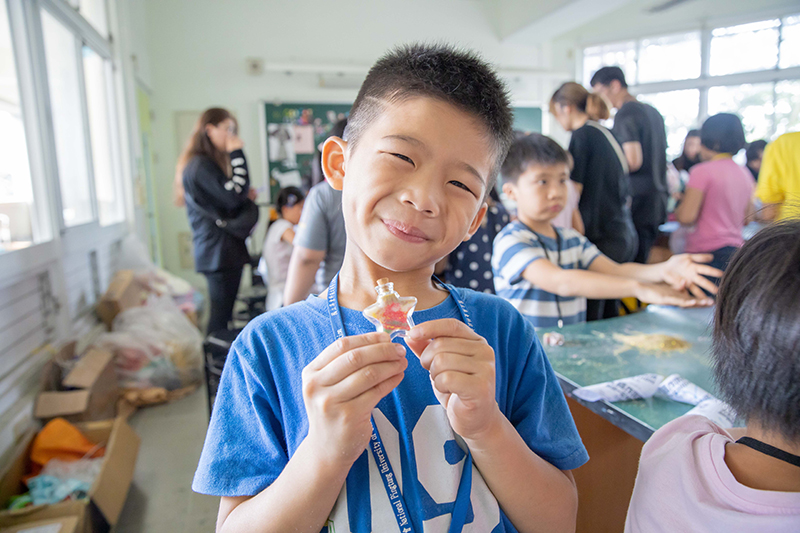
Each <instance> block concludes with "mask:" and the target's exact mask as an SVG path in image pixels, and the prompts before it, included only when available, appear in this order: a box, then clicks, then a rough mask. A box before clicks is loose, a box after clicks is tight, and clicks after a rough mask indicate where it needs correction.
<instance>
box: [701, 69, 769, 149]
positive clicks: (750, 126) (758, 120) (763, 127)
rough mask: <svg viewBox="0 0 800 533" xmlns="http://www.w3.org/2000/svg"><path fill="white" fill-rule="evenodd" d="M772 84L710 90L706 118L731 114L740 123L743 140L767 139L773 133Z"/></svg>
mask: <svg viewBox="0 0 800 533" xmlns="http://www.w3.org/2000/svg"><path fill="white" fill-rule="evenodd" d="M773 98H774V95H773V84H772V83H756V84H745V85H732V86H729V87H711V88H710V89H709V90H708V114H709V116H711V115H716V114H717V113H734V114H736V115H738V116H739V118H741V119H742V126H744V136H745V139H747V140H748V142H750V141H755V140H757V139H769V138H770V137H771V136H772V133H773V116H774V112H775V108H774V103H773Z"/></svg>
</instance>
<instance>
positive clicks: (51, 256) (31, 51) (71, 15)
mask: <svg viewBox="0 0 800 533" xmlns="http://www.w3.org/2000/svg"><path fill="white" fill-rule="evenodd" d="M0 1H2V2H4V3H5V5H6V8H7V11H8V20H9V31H10V35H11V41H12V49H13V54H14V60H15V62H16V68H17V83H18V85H19V92H20V107H21V109H22V115H23V123H24V126H25V136H26V144H27V147H28V157H29V165H30V170H31V182H32V183H31V185H32V189H33V216H32V220H31V224H32V226H33V232H34V243H33V244H31V245H30V246H28V247H26V248H22V249H20V250H14V251H9V252H4V253H2V254H0V272H3V273H4V275H6V276H8V277H14V276H18V275H23V274H24V273H25V272H28V271H30V270H31V269H34V268H38V267H40V266H42V265H45V264H48V263H50V262H53V261H54V260H57V258H59V257H60V256H61V254H62V253H63V252H64V250H65V249H68V248H72V247H75V246H78V245H79V243H80V242H81V241H82V240H84V239H87V238H88V239H89V240H90V241H95V240H103V241H105V240H107V239H108V238H119V236H121V235H123V234H125V233H126V232H127V231H128V228H129V225H130V221H129V217H130V213H129V209H128V201H129V198H128V196H129V191H128V188H127V187H126V186H125V183H124V179H125V177H126V175H125V170H124V168H125V165H126V164H127V162H126V161H125V160H123V158H125V153H124V147H123V146H121V144H122V143H123V142H125V141H126V139H127V134H126V132H125V131H123V130H124V128H126V127H127V117H125V116H122V115H121V113H122V111H123V109H122V108H121V107H120V105H121V104H120V102H118V101H117V98H118V97H119V91H120V90H121V89H122V87H119V86H118V85H119V84H120V82H121V81H120V79H119V77H118V76H117V74H118V67H119V65H118V61H119V59H118V58H117V57H116V56H115V54H114V48H113V46H112V39H113V26H112V19H111V17H112V14H111V12H110V9H109V3H108V1H107V0H106V16H107V18H108V19H109V37H108V38H104V37H102V35H101V34H100V33H99V32H98V31H97V30H95V29H94V27H93V26H92V25H91V24H90V23H89V22H88V21H87V20H86V19H84V18H83V17H82V16H81V15H80V13H79V12H78V11H77V10H76V9H75V8H73V7H71V6H70V5H69V3H68V1H67V0H0ZM42 9H46V10H47V12H48V14H49V15H52V16H53V17H54V18H55V19H56V20H57V21H58V22H59V23H61V24H62V25H63V26H64V27H65V28H66V29H67V30H68V31H70V33H72V34H73V36H74V37H75V39H76V44H77V45H78V46H77V47H76V49H77V50H76V53H77V58H76V60H77V64H78V76H79V80H80V98H81V113H82V115H83V120H84V126H85V127H84V137H85V138H84V146H85V148H86V157H87V160H86V161H87V172H88V177H89V184H90V189H91V205H92V215H93V216H92V220H91V221H89V222H85V223H83V224H78V225H75V226H70V227H67V226H66V225H65V224H64V219H63V209H62V201H61V186H60V182H59V179H58V162H57V158H56V150H55V136H54V132H53V129H52V110H51V105H50V92H49V85H48V78H47V66H46V62H45V51H44V35H43V29H42V21H41V10H42ZM84 45H85V46H88V47H90V48H91V49H92V50H93V51H94V52H95V53H97V54H98V55H99V56H100V57H101V58H102V59H103V60H104V61H108V64H109V65H110V69H108V71H109V72H110V79H108V80H107V83H108V84H109V86H110V87H111V88H112V92H113V94H111V95H109V99H111V102H109V108H110V111H113V113H112V114H113V116H112V118H111V119H110V121H109V122H110V125H109V127H110V128H116V130H117V131H115V132H114V133H113V135H112V137H114V143H115V144H114V146H113V149H112V152H113V153H112V157H113V158H114V161H113V165H114V167H115V173H116V176H115V177H114V179H115V180H116V182H115V195H116V196H117V202H118V208H119V209H120V212H121V216H120V219H119V221H117V222H112V223H110V224H108V225H106V226H102V225H101V224H100V220H99V212H98V201H97V195H96V188H95V176H94V165H93V159H92V154H91V132H90V130H89V120H88V106H87V102H86V80H85V76H84V72H83V56H82V47H83V46H84Z"/></svg>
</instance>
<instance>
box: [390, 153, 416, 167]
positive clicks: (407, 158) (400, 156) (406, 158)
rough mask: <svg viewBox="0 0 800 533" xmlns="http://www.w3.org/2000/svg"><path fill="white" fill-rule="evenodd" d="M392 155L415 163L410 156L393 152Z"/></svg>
mask: <svg viewBox="0 0 800 533" xmlns="http://www.w3.org/2000/svg"><path fill="white" fill-rule="evenodd" d="M392 155H393V156H395V157H396V158H398V159H402V160H403V161H407V162H408V163H411V164H412V165H413V164H414V162H413V161H412V160H411V158H410V157H408V156H405V155H403V154H392Z"/></svg>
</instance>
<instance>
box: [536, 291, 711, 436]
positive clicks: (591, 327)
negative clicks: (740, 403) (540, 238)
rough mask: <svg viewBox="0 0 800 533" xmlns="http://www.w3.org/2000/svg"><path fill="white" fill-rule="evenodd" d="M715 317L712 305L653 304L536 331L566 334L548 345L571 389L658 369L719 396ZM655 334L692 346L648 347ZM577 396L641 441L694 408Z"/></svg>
mask: <svg viewBox="0 0 800 533" xmlns="http://www.w3.org/2000/svg"><path fill="white" fill-rule="evenodd" d="M712 318H713V309H712V308H702V309H700V308H698V309H679V308H674V307H662V306H652V305H651V306H648V307H647V309H646V310H645V311H642V312H639V313H634V314H632V315H627V316H623V317H619V318H612V319H608V320H600V321H596V322H587V323H584V324H575V325H572V326H565V327H563V328H562V329H560V330H558V329H557V328H551V329H542V330H539V331H537V334H538V335H539V338H540V339H541V338H542V336H543V335H544V333H546V332H548V331H559V332H560V333H561V334H563V335H564V338H565V343H564V345H563V346H545V347H544V349H545V352H546V353H547V356H548V358H549V359H550V363H551V364H552V366H553V370H555V372H556V373H557V374H558V377H559V379H561V384H562V387H563V388H564V390H565V392H566V393H568V394H569V393H570V392H571V391H572V389H574V388H575V387H582V386H586V385H593V384H595V383H602V382H605V381H613V380H615V379H620V378H626V377H630V376H635V375H638V374H647V373H656V374H661V375H663V376H664V377H667V376H668V375H670V374H680V375H681V376H682V377H684V378H686V379H688V380H689V381H691V382H692V383H694V384H696V385H697V386H699V387H701V388H703V389H705V390H706V391H708V392H710V393H711V394H713V395H716V387H715V385H714V382H713V379H712V375H711V367H710V364H711V363H710V349H711V326H710V324H711V320H712ZM643 335H645V336H646V337H643ZM652 335H668V336H670V337H674V338H676V339H680V340H682V341H686V342H687V343H688V344H689V345H688V347H684V349H649V348H650V347H649V346H647V344H650V343H652V341H654V340H657V339H655V338H654V337H652ZM655 344H656V345H658V344H659V343H658V342H656V343H655ZM578 401H579V402H580V403H582V404H583V405H585V406H586V407H589V408H590V409H592V410H593V411H595V412H597V413H598V414H600V415H601V416H604V417H605V418H607V419H609V420H610V421H612V422H613V423H614V424H616V425H618V426H619V427H621V428H622V429H624V430H626V431H628V432H629V433H631V434H632V435H633V436H635V437H637V438H640V439H641V440H647V438H648V437H649V436H650V435H651V434H652V432H653V431H655V430H656V429H658V428H660V427H661V426H663V425H664V424H666V423H667V422H670V421H671V420H673V419H675V418H677V417H679V416H681V415H683V414H685V413H686V412H688V411H689V410H690V409H691V408H692V407H693V406H691V405H688V404H684V403H679V402H674V401H671V400H663V399H660V398H649V399H646V400H633V401H625V402H613V403H607V402H602V401H601V402H592V403H588V402H583V401H582V400H578Z"/></svg>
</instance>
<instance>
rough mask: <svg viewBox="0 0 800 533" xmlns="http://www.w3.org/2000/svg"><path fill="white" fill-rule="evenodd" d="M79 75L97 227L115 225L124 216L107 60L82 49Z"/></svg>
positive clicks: (110, 78)
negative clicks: (83, 88)
mask: <svg viewBox="0 0 800 533" xmlns="http://www.w3.org/2000/svg"><path fill="white" fill-rule="evenodd" d="M83 74H84V79H85V81H86V102H87V107H88V111H89V133H90V135H91V147H92V164H93V170H94V185H95V192H96V194H97V211H98V215H99V219H100V224H101V225H108V224H111V223H114V222H119V221H120V220H122V219H123V218H124V216H125V213H124V210H123V207H122V202H121V201H120V200H121V194H120V188H121V184H120V169H119V168H118V166H117V164H116V163H117V161H119V158H118V157H117V155H118V154H117V152H116V149H117V146H118V144H117V143H118V139H117V138H116V132H117V128H116V127H115V126H116V125H115V121H114V120H113V118H114V116H115V112H114V106H113V105H112V104H113V95H114V93H113V89H112V85H111V80H112V73H111V64H110V62H109V61H107V60H105V59H103V58H102V57H100V56H99V55H98V54H97V53H95V52H94V51H93V50H92V49H91V48H89V47H88V46H84V47H83Z"/></svg>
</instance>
